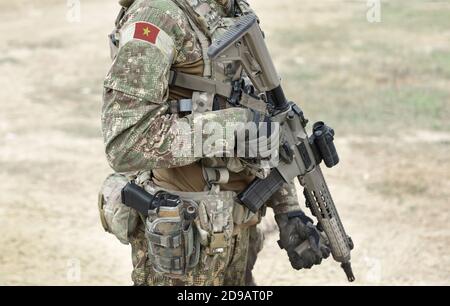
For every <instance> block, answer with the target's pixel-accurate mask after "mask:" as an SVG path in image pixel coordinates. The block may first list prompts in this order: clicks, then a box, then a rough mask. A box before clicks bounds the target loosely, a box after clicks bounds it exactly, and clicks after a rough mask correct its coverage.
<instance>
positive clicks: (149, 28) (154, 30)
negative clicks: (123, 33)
mask: <svg viewBox="0 0 450 306" xmlns="http://www.w3.org/2000/svg"><path fill="white" fill-rule="evenodd" d="M159 32H161V30H160V29H159V28H158V27H156V26H155V25H153V24H151V23H149V22H136V23H135V28H134V35H133V38H134V39H140V40H144V41H147V42H149V43H152V44H156V40H157V39H158V35H159Z"/></svg>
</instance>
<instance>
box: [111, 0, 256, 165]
mask: <svg viewBox="0 0 450 306" xmlns="http://www.w3.org/2000/svg"><path fill="white" fill-rule="evenodd" d="M137 22H147V23H150V24H152V25H154V26H156V27H158V28H160V29H161V32H160V33H159V36H161V37H163V36H164V37H166V38H165V39H161V40H158V41H157V42H156V44H152V43H149V42H146V41H142V40H138V39H131V40H129V41H127V42H126V43H125V44H124V45H122V44H123V43H124V42H123V41H122V42H121V45H122V46H121V48H120V49H119V51H118V54H117V56H116V58H115V60H114V62H113V65H112V67H111V69H110V71H109V73H108V74H107V76H106V79H105V82H104V87H105V90H104V99H103V100H104V104H103V109H102V127H103V135H104V140H105V144H106V154H107V158H108V161H109V163H110V165H111V166H112V168H113V169H114V170H116V171H117V172H130V171H139V170H150V169H157V168H173V167H180V166H184V165H189V164H191V163H193V162H195V161H196V160H198V157H192V156H189V157H175V156H174V155H173V152H171V150H170V149H171V147H172V144H173V143H174V142H176V143H177V144H180V145H182V143H183V141H184V140H185V139H186V137H189V135H190V133H191V134H193V133H194V128H193V124H194V117H193V116H187V117H184V118H179V117H178V115H167V114H165V113H166V111H167V107H168V106H167V104H166V103H165V102H167V97H168V79H169V71H170V68H171V66H175V67H176V66H177V65H180V64H182V63H191V62H196V61H197V60H198V59H199V58H201V49H200V46H199V45H198V43H197V40H196V38H195V33H194V32H193V30H192V29H191V27H190V26H189V22H188V20H187V17H186V16H185V14H184V13H183V12H182V11H181V10H180V9H179V8H178V6H176V5H175V4H174V3H173V2H171V1H167V0H136V1H135V2H134V3H133V4H132V6H131V7H130V8H129V10H128V11H127V13H126V14H125V16H124V17H123V19H122V21H121V22H120V24H119V33H121V34H122V35H123V36H125V33H126V32H127V31H128V28H129V27H132V26H133V25H134V24H136V23H137ZM121 39H122V38H121ZM171 47H173V48H171ZM202 117H203V118H199V117H198V116H197V117H196V118H195V120H197V121H202V122H203V124H208V123H210V122H217V123H219V124H223V125H225V123H227V122H247V121H248V117H249V113H248V111H247V110H245V109H239V108H232V109H226V110H221V111H217V112H211V113H206V114H204V116H202ZM186 124H187V125H188V126H190V127H191V132H186V131H184V130H182V128H184V127H185V126H186ZM180 127H182V128H180ZM206 136H207V135H205V137H206Z"/></svg>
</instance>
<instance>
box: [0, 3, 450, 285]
mask: <svg viewBox="0 0 450 306" xmlns="http://www.w3.org/2000/svg"><path fill="white" fill-rule="evenodd" d="M77 3H78V1H72V0H69V1H65V0H39V1H37V0H34V1H33V0H27V1H25V0H15V1H0V16H1V18H0V20H1V22H0V33H1V34H0V37H1V41H2V43H1V44H0V84H1V90H0V101H1V102H0V103H1V104H0V105H1V111H0V143H1V147H0V230H1V234H0V284H2V285H21V284H27V285H29V284H34V285H36V284H41V285H48V284H62V285H102V284H112V285H129V284H131V279H130V272H131V257H130V248H129V246H125V245H121V244H120V243H119V242H118V241H117V240H116V239H115V238H114V237H113V236H111V235H108V234H106V233H104V232H103V230H102V228H101V225H100V222H99V218H98V213H97V192H98V189H99V186H100V185H101V183H102V182H103V179H104V178H105V177H106V175H107V174H109V173H110V172H111V170H110V169H109V167H108V165H107V162H106V160H105V157H104V153H103V141H102V137H101V132H100V110H101V103H102V98H101V95H102V81H103V77H104V75H105V74H106V72H107V70H108V68H109V66H110V59H109V47H108V43H107V39H106V37H107V34H108V33H109V32H110V31H111V30H112V27H113V23H114V20H115V17H116V15H117V12H118V10H119V6H118V4H117V1H116V0H90V1H85V0H84V1H83V0H82V1H81V6H80V7H78V4H77ZM250 3H251V4H252V5H253V7H254V8H255V10H256V11H257V13H258V14H259V15H260V17H261V20H262V27H263V29H264V30H265V32H266V35H267V40H268V44H269V47H270V49H271V51H272V53H273V56H274V60H275V62H276V64H277V66H278V67H279V72H280V74H281V75H282V78H283V83H284V87H285V91H287V94H288V95H289V97H290V99H292V100H294V101H296V102H297V103H298V104H299V105H301V107H302V108H303V109H304V111H305V113H306V114H307V116H308V118H309V119H310V121H312V122H314V121H318V120H324V121H326V122H327V123H329V124H330V125H331V126H333V127H334V128H335V130H336V133H337V148H338V150H339V153H340V155H341V163H340V165H339V166H338V167H337V168H334V169H333V170H330V171H328V170H327V171H326V176H327V179H328V183H329V185H330V188H331V191H332V193H333V195H334V198H335V202H336V204H337V206H338V209H339V210H340V213H341V217H342V219H343V221H344V225H345V226H346V229H347V232H348V233H350V234H351V235H352V237H353V240H354V242H355V244H356V248H355V250H354V252H353V265H354V271H355V274H356V277H357V282H356V284H358V285H364V284H375V285H377V284H380V285H385V284H395V285H404V284H415V285H431V284H441V285H450V213H449V209H450V200H449V198H450V151H449V150H450V18H449V16H450V2H449V1H448V0H441V1H418V0H408V1H406V0H404V1H402V0H390V1H388V0H383V1H382V2H381V6H378V4H377V3H379V2H378V1H373V0H369V1H367V0H360V1H359V0H348V1H347V0H343V1H342V0H341V1H339V0H302V1H298V0H277V1H269V0H264V1H263V0H250ZM78 8H79V9H80V12H81V14H80V15H78V14H77V11H78ZM301 202H302V203H303V200H302V199H301ZM263 227H264V229H265V232H266V245H265V249H264V251H263V252H262V253H261V255H260V257H259V261H258V263H257V265H256V271H255V276H256V281H257V283H258V284H261V285H313V284H320V285H322V284H346V278H345V276H344V274H343V272H342V270H341V269H340V268H339V265H338V264H337V263H335V262H334V261H332V260H327V261H326V262H325V263H324V264H322V265H321V266H318V267H315V268H314V269H312V270H310V271H300V272H298V271H294V270H292V269H291V267H290V264H289V261H288V258H287V256H286V255H285V253H284V252H283V251H282V250H280V249H279V248H278V246H277V244H276V241H277V232H276V230H275V227H274V222H273V221H272V220H271V218H270V216H269V217H268V218H267V220H266V221H265V222H264V224H263Z"/></svg>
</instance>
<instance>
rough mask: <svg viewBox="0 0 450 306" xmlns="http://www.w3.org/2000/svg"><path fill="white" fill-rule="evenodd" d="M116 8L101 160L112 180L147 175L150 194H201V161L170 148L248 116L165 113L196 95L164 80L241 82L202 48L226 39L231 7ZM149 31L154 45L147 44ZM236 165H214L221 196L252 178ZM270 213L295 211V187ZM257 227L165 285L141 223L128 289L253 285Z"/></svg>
mask: <svg viewBox="0 0 450 306" xmlns="http://www.w3.org/2000/svg"><path fill="white" fill-rule="evenodd" d="M236 3H237V4H236V6H237V7H238V9H239V10H240V12H241V13H242V14H245V13H248V12H251V9H250V7H249V6H248V4H247V3H246V2H245V1H243V0H239V1H236ZM121 4H122V5H123V6H125V7H127V9H126V11H125V10H124V13H123V14H122V16H120V18H119V19H118V21H117V23H116V29H115V31H114V32H113V34H112V36H111V38H112V43H113V45H115V48H113V52H112V56H113V59H114V61H113V64H112V67H111V69H110V71H109V72H108V74H107V76H106V79H105V82H104V99H103V100H104V104H103V110H102V126H103V135H104V140H105V145H106V155H107V159H108V161H109V163H110V165H111V167H112V168H113V169H114V170H115V171H116V172H118V173H135V172H140V173H141V172H145V171H152V183H153V184H154V185H155V186H160V187H163V188H166V189H170V190H175V191H184V192H200V191H203V190H204V189H205V186H206V185H207V184H206V182H205V180H204V179H203V177H202V163H204V162H205V161H206V160H207V159H205V158H202V157H192V156H178V155H176V154H174V152H173V150H171V148H172V145H173V144H174V143H181V144H183V141H184V139H185V138H184V137H186V131H185V130H182V128H184V127H186V126H188V127H190V131H188V132H187V134H188V135H187V136H190V134H193V133H194V125H195V122H196V120H202V122H203V123H208V122H217V123H226V122H247V121H248V119H249V118H248V116H249V115H248V111H246V110H245V109H243V108H224V109H221V110H219V111H213V112H205V113H202V114H195V115H194V114H189V115H184V116H183V115H180V114H176V113H171V112H170V111H169V110H170V108H171V106H170V105H171V102H173V101H178V100H180V99H183V98H191V97H192V96H193V94H194V93H193V91H189V90H185V89H184V88H178V87H176V86H172V85H171V84H169V79H170V73H171V70H174V71H178V72H184V73H187V74H192V75H197V76H203V77H208V78H212V79H216V80H220V81H223V82H231V81H232V78H233V76H235V75H236V74H239V68H238V67H234V66H233V65H231V66H227V67H223V66H220V65H218V64H215V63H210V62H209V60H208V59H207V58H205V52H204V46H202V43H201V42H202V40H203V41H204V40H205V39H207V40H208V41H211V40H214V39H215V38H217V37H218V36H220V35H221V34H222V33H223V32H225V30H226V29H227V27H228V26H229V25H230V24H231V22H232V20H233V17H231V18H229V17H228V16H229V14H230V10H231V9H232V8H233V6H234V5H232V4H234V3H233V2H232V1H231V0H135V1H123V0H122V1H121ZM183 5H184V6H183ZM186 10H189V11H190V13H191V14H190V16H191V17H189V16H188V14H187V12H186ZM191 10H192V11H191ZM142 24H143V25H144V26H146V25H148V27H147V29H146V30H145V28H144V32H143V33H140V35H146V37H144V39H136V33H137V31H138V27H140V26H141V25H142ZM139 29H140V28H139ZM155 29H156V30H157V34H156V38H155V36H153V38H151V37H152V36H151V35H154V33H151V31H154V30H155ZM149 35H150V36H149ZM149 37H150V38H149ZM152 40H153V41H152ZM200 94H201V93H200ZM236 162H237V163H238V164H239V161H236V160H235V159H219V163H222V164H223V165H224V166H225V167H228V168H229V169H230V170H231V171H230V172H231V173H230V179H229V181H228V182H226V183H223V184H219V185H220V188H221V190H224V191H233V192H239V191H241V190H243V189H244V188H245V186H246V185H248V183H250V182H251V181H252V180H253V178H254V176H253V175H252V173H250V172H248V171H246V170H245V169H244V168H245V167H239V166H238V167H230V166H229V165H230V164H234V165H235V164H236ZM213 164H217V161H214V162H213ZM223 165H222V166H223ZM241 166H242V165H241ZM186 173H188V174H186ZM193 178H194V179H193ZM268 205H269V206H271V207H273V208H274V210H275V213H276V214H277V213H283V212H287V211H290V210H296V209H298V203H297V198H296V195H295V190H294V188H293V186H288V185H286V186H285V187H284V188H282V189H281V190H280V191H279V192H278V193H277V194H276V195H275V196H274V197H273V199H272V200H271V203H269V204H268ZM126 216H129V214H127V215H126ZM259 217H260V216H259ZM254 219H255V218H254ZM259 220H260V219H258V217H256V221H255V220H253V221H250V222H249V223H248V224H247V225H246V226H236V227H235V230H234V233H233V237H232V241H231V243H230V245H231V246H232V248H231V250H229V252H226V253H224V254H223V255H221V256H214V259H212V258H209V257H208V256H206V257H205V258H203V261H202V260H201V261H200V263H199V265H198V267H196V268H195V269H194V270H193V271H191V272H190V273H189V274H188V275H186V276H185V277H183V278H171V277H168V276H167V275H164V274H163V273H158V272H156V271H154V269H152V262H151V260H149V256H148V241H147V240H146V238H145V229H144V224H145V220H143V218H142V216H141V220H139V222H138V223H139V224H138V225H137V226H136V229H135V230H134V231H133V232H132V233H130V235H129V241H128V242H130V244H131V246H132V257H133V266H134V271H133V274H132V279H133V282H134V283H135V284H136V285H244V284H252V276H251V269H252V268H253V266H254V264H255V261H256V256H257V253H258V252H259V251H260V250H261V248H262V242H263V236H262V233H261V231H259V230H258V229H257V228H256V224H257V223H258V222H259ZM250 236H251V237H252V239H251V240H250V239H249V237H250ZM249 241H251V242H249Z"/></svg>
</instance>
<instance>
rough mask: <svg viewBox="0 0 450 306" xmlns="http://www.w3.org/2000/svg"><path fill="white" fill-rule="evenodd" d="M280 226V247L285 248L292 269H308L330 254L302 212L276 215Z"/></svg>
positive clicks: (319, 235) (317, 231)
mask: <svg viewBox="0 0 450 306" xmlns="http://www.w3.org/2000/svg"><path fill="white" fill-rule="evenodd" d="M275 219H276V221H277V224H278V227H279V228H280V241H279V242H278V243H279V245H280V247H281V248H283V249H285V250H286V251H287V253H288V256H289V261H290V262H291V265H292V267H293V268H294V269H296V270H300V269H310V268H312V266H314V265H319V264H320V263H321V262H322V259H323V258H328V256H330V249H329V248H328V247H327V246H326V244H325V241H324V238H323V237H322V236H321V234H320V232H319V230H318V229H317V228H316V227H315V226H314V225H313V221H312V220H311V219H310V218H308V217H307V216H306V215H305V214H304V213H303V212H301V211H297V212H291V213H288V214H287V213H286V214H280V215H276V216H275Z"/></svg>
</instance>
